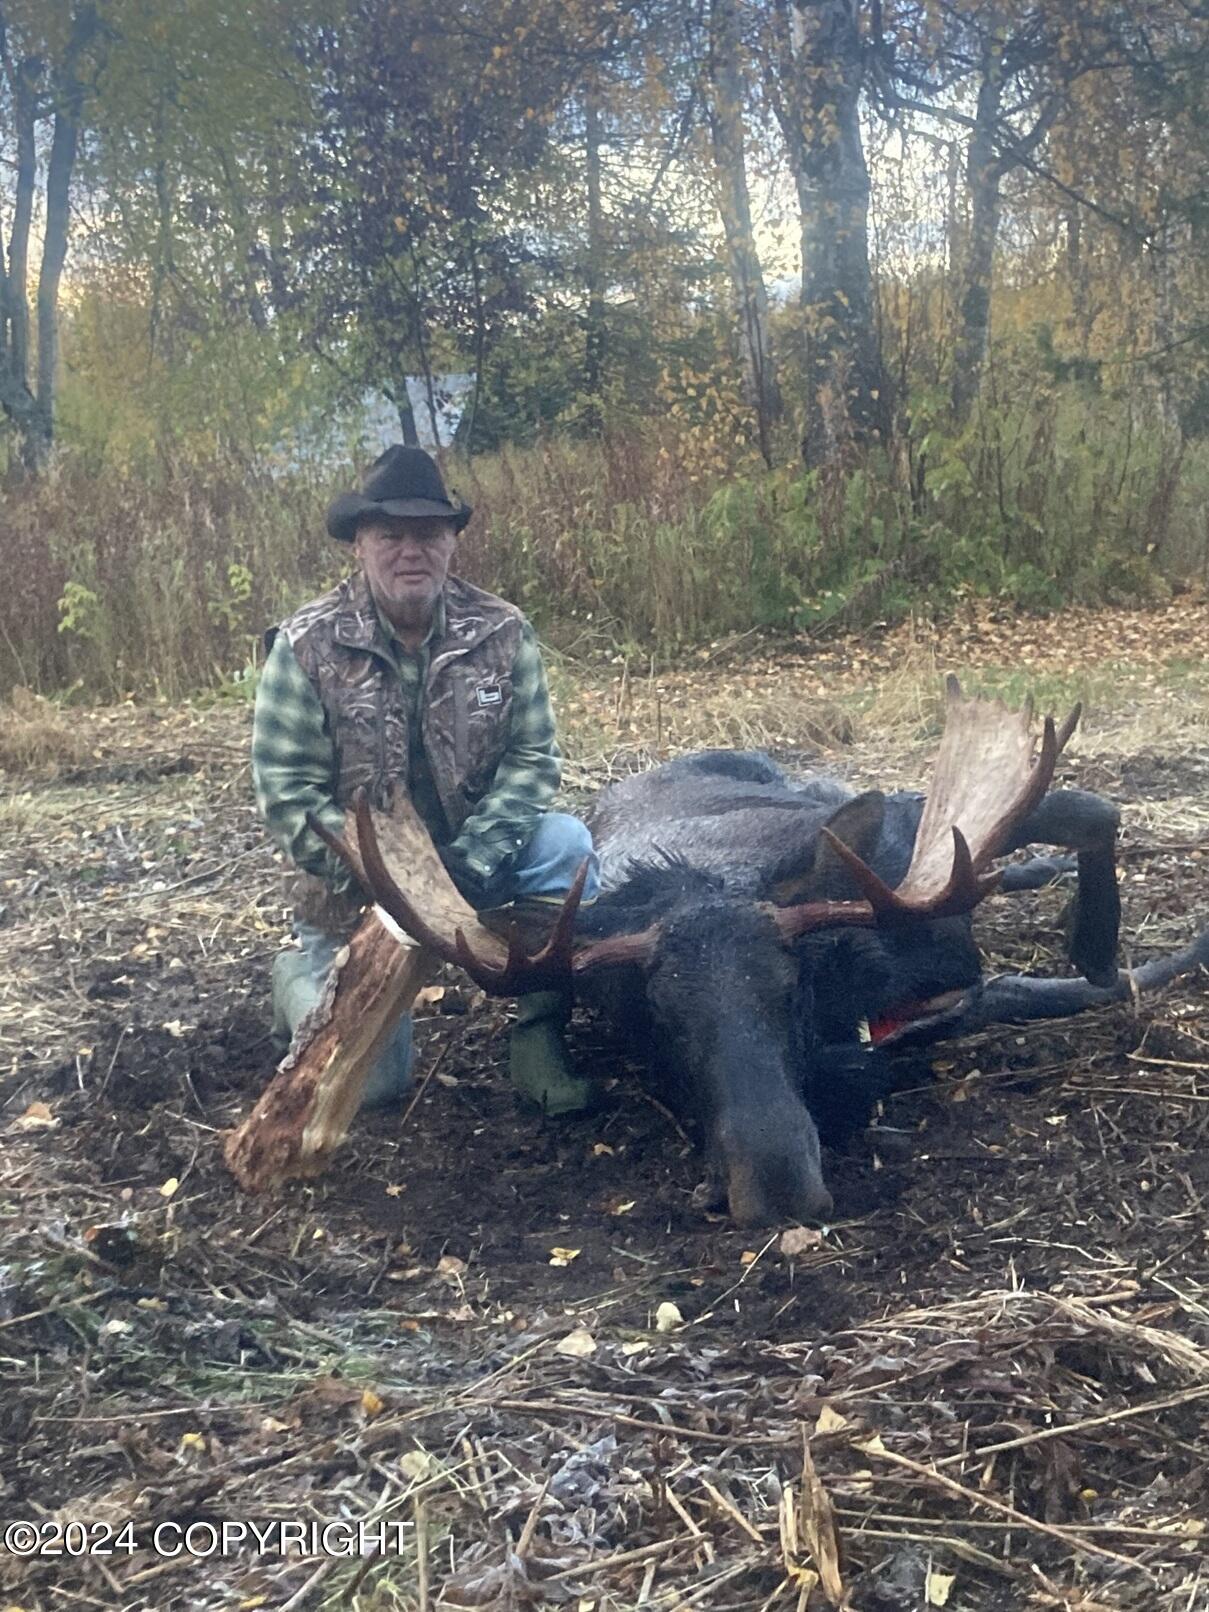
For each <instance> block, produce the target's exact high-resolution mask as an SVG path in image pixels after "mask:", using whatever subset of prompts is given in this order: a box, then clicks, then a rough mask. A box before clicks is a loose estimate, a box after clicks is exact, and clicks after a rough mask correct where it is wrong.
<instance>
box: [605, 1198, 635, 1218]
mask: <svg viewBox="0 0 1209 1612" xmlns="http://www.w3.org/2000/svg"><path fill="white" fill-rule="evenodd" d="M637 1201H638V1200H637V1199H636V1198H631V1199H630V1201H629V1203H619V1204H618V1205H617V1207H616V1208H615V1209H610V1211H609V1213H610V1214H613V1215H628V1214H629V1212H630V1210H631V1209H632V1208H633V1207H634V1205H635V1203H637Z"/></svg>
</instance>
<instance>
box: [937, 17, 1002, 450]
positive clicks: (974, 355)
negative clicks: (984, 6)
mask: <svg viewBox="0 0 1209 1612" xmlns="http://www.w3.org/2000/svg"><path fill="white" fill-rule="evenodd" d="M1002 100H1003V72H1002V47H1001V46H1000V45H999V44H998V43H996V44H995V45H993V46H992V52H991V54H990V55H989V57H988V58H987V60H986V62H985V63H984V65H983V72H982V81H981V83H980V84H979V86H978V104H977V107H976V109H975V113H974V131H973V133H972V134H971V136H970V144H969V149H968V151H967V154H966V193H967V195H968V197H969V209H970V211H969V219H968V221H967V223H966V227H965V230H964V231H963V234H962V238H961V241H960V243H959V251H958V255H957V286H956V295H955V300H954V307H953V317H954V322H955V329H954V334H953V342H952V352H953V374H952V380H951V383H950V388H949V397H950V402H951V404H952V409H953V414H954V416H955V418H956V419H957V420H959V421H960V420H964V419H965V418H966V416H967V415H968V414H969V412H970V408H971V406H972V404H973V402H974V399H975V398H976V397H977V396H978V389H979V386H980V384H981V382H982V371H983V368H984V366H985V364H986V358H987V352H988V349H989V347H990V340H991V286H992V277H993V273H994V264H995V241H996V237H997V236H998V234H999V213H1000V196H999V186H1000V182H1001V180H1002V178H1003V172H1004V164H1003V160H1002V158H1001V157H1000V156H998V155H997V153H996V149H995V147H996V141H995V133H996V127H997V125H998V120H999V113H1000V107H1001V104H1002Z"/></svg>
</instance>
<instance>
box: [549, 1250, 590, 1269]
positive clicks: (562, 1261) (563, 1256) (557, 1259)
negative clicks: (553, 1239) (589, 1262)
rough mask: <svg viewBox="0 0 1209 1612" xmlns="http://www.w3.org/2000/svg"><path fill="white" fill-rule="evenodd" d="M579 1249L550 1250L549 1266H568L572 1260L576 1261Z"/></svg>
mask: <svg viewBox="0 0 1209 1612" xmlns="http://www.w3.org/2000/svg"><path fill="white" fill-rule="evenodd" d="M581 1252H582V1250H581V1249H578V1248H552V1249H551V1250H550V1263H551V1265H569V1264H570V1263H571V1261H572V1260H573V1259H578V1258H579V1256H580V1253H581Z"/></svg>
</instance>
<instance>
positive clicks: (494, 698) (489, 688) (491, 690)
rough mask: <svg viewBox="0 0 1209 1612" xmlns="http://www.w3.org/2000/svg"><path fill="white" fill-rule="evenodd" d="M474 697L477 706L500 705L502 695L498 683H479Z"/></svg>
mask: <svg viewBox="0 0 1209 1612" xmlns="http://www.w3.org/2000/svg"><path fill="white" fill-rule="evenodd" d="M474 697H475V699H476V700H477V701H478V703H479V705H501V704H502V703H503V699H504V693H503V690H502V689H501V688H500V686H499V684H498V683H480V684H479V686H478V687H477V688H476V689H475V691H474Z"/></svg>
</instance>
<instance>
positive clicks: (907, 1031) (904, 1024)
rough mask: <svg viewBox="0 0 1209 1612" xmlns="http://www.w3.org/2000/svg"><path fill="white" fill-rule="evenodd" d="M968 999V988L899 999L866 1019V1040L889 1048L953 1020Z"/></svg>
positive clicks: (879, 1046)
mask: <svg viewBox="0 0 1209 1612" xmlns="http://www.w3.org/2000/svg"><path fill="white" fill-rule="evenodd" d="M968 998H969V992H968V991H944V992H942V993H941V995H939V996H929V997H925V998H922V999H920V1000H917V1001H910V1002H900V1003H898V1004H897V1005H896V1006H895V1007H893V1008H891V1009H890V1010H889V1011H888V1012H886V1013H883V1014H882V1015H881V1017H880V1018H876V1019H870V1020H869V1021H868V1024H869V1041H870V1043H871V1045H873V1046H875V1047H878V1048H881V1047H893V1046H896V1045H899V1044H901V1043H902V1042H904V1041H907V1040H908V1039H911V1038H914V1037H915V1036H917V1035H919V1034H920V1033H921V1032H923V1031H925V1030H933V1029H936V1028H938V1027H939V1026H941V1025H943V1024H947V1023H948V1022H949V1021H950V1020H951V1019H955V1018H956V1017H957V1016H958V1015H959V1014H960V1013H961V1012H962V1011H963V1010H964V1008H965V1006H966V1003H967V1001H968ZM862 1039H863V1037H862Z"/></svg>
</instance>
